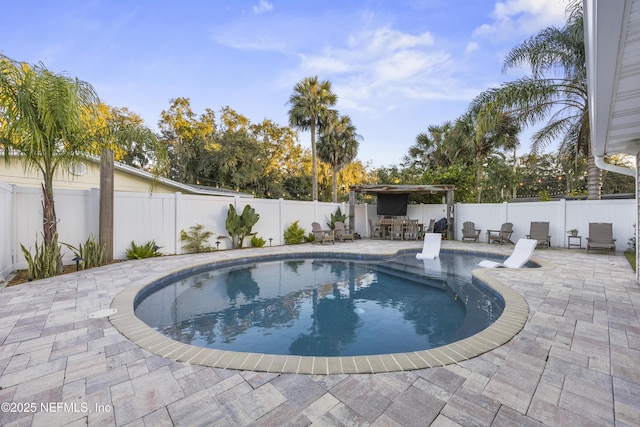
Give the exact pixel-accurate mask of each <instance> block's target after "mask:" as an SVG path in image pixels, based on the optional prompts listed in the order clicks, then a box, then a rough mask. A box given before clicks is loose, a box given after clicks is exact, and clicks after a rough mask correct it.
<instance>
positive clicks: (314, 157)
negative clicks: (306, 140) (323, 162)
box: [311, 117, 318, 200]
mask: <svg viewBox="0 0 640 427" xmlns="http://www.w3.org/2000/svg"><path fill="white" fill-rule="evenodd" d="M311 119H312V120H311V175H312V176H313V178H312V181H313V184H312V190H311V192H312V196H313V199H312V200H318V155H317V153H316V117H312V118H311Z"/></svg>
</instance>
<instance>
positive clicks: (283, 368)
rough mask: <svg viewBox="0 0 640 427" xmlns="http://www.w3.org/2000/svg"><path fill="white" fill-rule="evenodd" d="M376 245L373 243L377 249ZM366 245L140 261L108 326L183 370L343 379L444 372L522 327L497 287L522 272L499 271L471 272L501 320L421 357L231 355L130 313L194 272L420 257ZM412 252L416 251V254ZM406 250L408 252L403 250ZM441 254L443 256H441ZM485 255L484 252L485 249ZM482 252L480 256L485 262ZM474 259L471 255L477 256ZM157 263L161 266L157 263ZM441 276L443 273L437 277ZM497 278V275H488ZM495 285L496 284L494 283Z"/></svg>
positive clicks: (517, 309) (520, 311)
mask: <svg viewBox="0 0 640 427" xmlns="http://www.w3.org/2000/svg"><path fill="white" fill-rule="evenodd" d="M376 243H377V242H376ZM383 243H384V244H381V245H380V244H375V245H372V244H371V242H368V241H366V242H365V241H362V242H361V241H357V242H355V243H353V244H348V245H335V246H330V247H328V246H316V245H299V246H284V247H273V248H269V250H264V249H246V250H242V251H222V252H220V253H215V254H202V255H189V256H181V257H178V258H176V262H172V263H171V264H172V265H174V267H172V268H169V269H167V268H156V267H154V266H155V265H156V264H155V261H156V259H150V260H147V261H143V262H140V263H141V264H143V265H146V267H144V268H145V270H146V271H147V273H143V274H141V276H140V277H139V279H138V280H137V282H136V283H135V284H134V285H132V286H129V287H127V288H126V289H123V290H122V291H120V292H119V293H118V294H117V295H116V297H115V298H114V300H113V301H112V303H111V308H112V309H114V310H117V313H116V314H112V315H110V316H109V321H110V322H111V323H112V324H113V325H114V326H115V327H116V328H117V329H118V331H120V333H122V334H123V335H124V336H126V337H127V338H129V339H130V340H131V341H133V342H134V343H135V344H137V345H138V346H139V347H141V348H142V349H144V350H146V351H149V352H151V353H154V354H156V355H159V356H161V357H165V358H169V359H172V360H176V361H183V362H188V363H189V364H194V365H202V366H210V367H217V368H226V369H239V370H252V371H263V372H276V373H298V374H320V375H325V374H340V373H343V374H349V373H376V372H394V371H405V370H413V369H423V368H429V367H436V366H445V365H448V364H451V363H457V362H459V361H463V360H467V359H469V358H473V357H476V356H478V355H480V354H483V353H485V352H487V351H490V350H492V349H495V348H496V347H499V346H501V345H502V344H504V343H506V342H508V341H509V340H511V339H512V338H513V336H514V335H515V334H516V333H518V331H520V330H521V329H522V327H523V326H524V324H525V322H526V319H527V316H528V313H529V307H528V305H527V303H526V301H525V300H524V298H522V296H521V295H519V294H518V293H517V292H515V291H513V290H512V289H511V288H510V287H509V286H506V285H504V284H503V280H504V278H508V277H511V276H518V275H519V274H526V271H525V270H520V271H519V272H517V270H513V271H504V270H503V271H502V272H498V271H495V269H490V270H493V271H488V270H489V269H476V270H474V271H473V275H474V278H477V279H478V280H479V281H480V282H482V283H484V284H486V285H487V287H488V288H489V289H491V291H492V292H495V293H496V294H498V295H500V296H501V297H502V299H503V300H504V301H505V306H504V312H503V314H502V315H501V316H500V317H499V318H498V319H497V320H496V321H495V322H494V323H493V324H492V325H490V326H489V327H488V328H486V329H484V330H483V331H481V332H479V333H477V334H475V335H473V336H470V337H468V338H464V339H461V340H459V341H456V342H454V343H451V344H448V345H444V346H441V347H436V348H433V349H430V350H419V351H414V352H407V353H393V354H379V355H369V356H349V357H339V356H338V357H320V356H318V357H314V356H292V355H288V356H284V355H271V354H265V353H254V352H237V351H227V350H217V349H211V348H204V347H198V346H194V345H191V344H184V343H181V342H178V341H176V340H173V339H171V338H168V337H166V336H164V335H162V334H161V333H159V332H158V331H156V330H154V329H152V328H151V327H149V326H148V325H146V324H145V323H144V322H142V321H141V320H140V319H139V318H137V317H136V316H135V313H134V307H136V306H137V305H138V304H139V302H140V301H141V300H142V299H143V298H144V297H145V296H147V295H148V294H149V293H150V292H151V291H153V290H155V289H158V288H159V287H162V285H163V284H166V283H168V282H170V281H173V280H175V279H176V278H180V277H185V275H186V274H192V273H198V272H202V271H205V270H207V269H209V268H210V267H211V264H212V263H213V264H214V266H215V267H216V268H226V267H228V266H231V265H241V264H246V263H247V262H262V261H268V260H275V259H282V258H285V259H287V258H288V259H293V258H300V257H309V256H310V257H325V258H330V257H336V256H337V257H347V258H353V259H367V260H374V261H376V262H378V263H379V264H384V260H387V259H390V257H391V256H392V254H394V253H395V254H396V255H397V254H398V253H399V252H398V251H403V250H405V251H410V252H412V253H413V254H415V252H416V251H419V248H418V247H417V246H418V245H417V244H415V243H414V244H413V245H412V244H411V243H410V242H383ZM413 246H416V248H415V249H414V248H413ZM458 246H460V248H455V249H453V251H452V254H460V255H464V254H465V253H467V252H468V251H469V249H467V248H470V246H467V245H458ZM406 248H410V249H408V250H407V249H406ZM488 249H489V251H490V252H491V253H492V254H494V256H496V255H497V256H500V250H499V248H496V249H498V250H495V249H494V250H492V249H493V248H488ZM443 251H444V252H447V250H446V249H444V250H443ZM485 251H486V250H485ZM489 251H486V252H484V253H483V254H481V256H484V257H488V252H489ZM476 255H477V254H476ZM502 258H504V255H502ZM158 263H159V264H160V263H161V261H158ZM442 271H446V270H442ZM494 273H498V274H494ZM498 278H501V279H499V280H498Z"/></svg>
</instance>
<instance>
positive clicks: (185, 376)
mask: <svg viewBox="0 0 640 427" xmlns="http://www.w3.org/2000/svg"><path fill="white" fill-rule="evenodd" d="M407 247H415V248H418V247H419V243H416V242H413V243H408V242H381V241H374V242H372V241H356V242H354V243H343V244H336V245H333V246H325V247H322V248H319V247H318V246H317V245H316V246H311V245H299V246H286V247H279V248H271V249H269V248H264V249H247V250H242V251H223V252H216V253H210V254H200V255H189V256H173V257H162V258H157V259H149V260H140V261H128V262H122V263H117V264H113V265H110V266H107V267H102V268H98V269H92V270H87V271H84V272H79V273H75V274H70V275H65V276H59V277H56V278H52V279H47V280H42V281H37V282H33V283H30V284H24V285H19V286H14V287H11V288H3V289H2V290H1V291H0V343H1V344H2V346H1V347H0V372H1V375H0V402H2V407H1V408H0V409H1V411H0V424H1V425H9V426H27V425H35V426H47V427H48V426H55V425H87V424H88V425H96V426H106V425H118V426H124V425H130V426H145V425H146V426H151V425H153V426H163V425H183V426H191V425H206V426H212V425H222V426H239V425H256V426H284V425H291V426H299V425H302V426H306V425H311V424H314V425H322V426H324V425H329V426H334V425H335V426H342V425H345V426H346V425H349V426H350V425H375V426H399V425H402V426H424V425H429V424H433V425H437V426H455V425H461V426H470V425H479V426H484V425H496V426H501V425H505V426H512V425H525V426H526V425H541V424H542V425H554V426H571V425H575V426H588V425H593V426H602V425H616V426H627V425H628V426H632V425H638V423H639V421H638V420H640V363H639V361H640V316H639V314H640V287H638V285H636V283H635V274H634V272H633V271H632V269H631V268H630V267H629V265H628V263H627V261H626V259H625V258H624V257H623V256H622V255H621V254H618V255H608V254H596V253H592V254H586V253H585V251H584V250H564V249H554V248H551V249H544V250H537V251H536V253H535V254H534V259H537V260H540V261H542V262H545V263H546V264H548V265H550V268H544V269H527V270H505V269H500V270H491V271H490V272H489V273H488V274H491V275H492V276H494V277H495V278H496V279H497V280H499V281H500V282H502V283H504V284H506V285H507V286H509V287H511V288H512V289H513V290H515V291H517V292H518V293H519V294H520V295H522V296H523V297H524V298H525V300H526V301H527V303H528V305H529V317H528V321H527V323H526V324H525V326H524V328H523V329H522V331H520V333H518V334H517V335H516V336H515V337H514V339H512V340H511V341H509V342H508V343H507V344H505V345H503V346H501V347H499V348H497V349H495V350H492V351H489V352H487V353H485V354H483V355H480V356H478V357H475V358H473V359H470V360H465V361H462V362H459V363H456V364H451V365H448V366H445V367H439V368H429V369H421V370H413V371H401V372H391V373H379V374H336V375H295V374H278V373H263V372H252V371H238V370H229V369H219V368H210V367H203V366H197V365H190V364H187V363H184V362H175V361H172V360H170V359H166V358H163V357H160V356H157V355H155V354H153V353H150V352H148V351H147V350H143V349H141V348H140V347H138V346H137V345H136V344H134V343H133V342H131V341H129V340H128V339H127V338H125V337H124V336H123V335H121V334H120V333H119V332H118V330H117V329H116V328H115V327H114V326H113V325H112V324H111V323H110V321H109V319H108V318H106V317H99V318H88V316H89V315H90V314H92V313H96V312H98V311H100V310H105V309H109V308H110V307H111V302H112V301H113V299H114V298H115V296H116V295H117V294H118V292H120V291H121V290H123V289H125V288H128V287H130V286H132V285H135V284H138V283H140V282H141V281H145V280H149V279H150V278H154V277H160V276H162V275H164V274H166V273H168V272H171V271H175V270H176V269H180V268H184V267H186V266H189V265H195V264H199V263H202V262H205V261H206V260H213V259H222V258H225V259H227V258H231V257H238V256H242V257H244V256H249V255H252V254H254V253H255V252H258V251H262V252H260V253H265V251H272V252H291V251H301V252H306V251H309V250H327V251H348V252H355V253H391V252H395V251H397V250H398V249H401V248H407ZM450 248H453V249H466V250H469V249H473V250H478V251H489V250H491V251H498V252H500V251H501V252H502V253H505V254H507V253H510V251H511V250H512V248H513V247H512V246H504V247H499V246H496V245H494V246H492V247H490V246H489V245H486V244H473V243H470V244H469V243H467V244H463V243H460V242H448V241H447V242H443V249H450Z"/></svg>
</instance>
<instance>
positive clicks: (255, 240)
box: [251, 236, 267, 248]
mask: <svg viewBox="0 0 640 427" xmlns="http://www.w3.org/2000/svg"><path fill="white" fill-rule="evenodd" d="M265 243H267V242H266V241H265V240H264V239H263V238H262V237H258V236H251V247H252V248H262V247H263V246H264V244H265Z"/></svg>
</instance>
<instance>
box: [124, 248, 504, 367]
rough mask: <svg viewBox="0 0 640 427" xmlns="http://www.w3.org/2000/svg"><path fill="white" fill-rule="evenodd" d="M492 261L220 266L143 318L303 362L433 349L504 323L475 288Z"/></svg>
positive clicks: (202, 338)
mask: <svg viewBox="0 0 640 427" xmlns="http://www.w3.org/2000/svg"><path fill="white" fill-rule="evenodd" d="M485 258H486V256H481V257H477V256H473V255H465V254H461V253H444V252H443V253H442V254H441V257H440V259H439V260H434V261H424V262H423V261H422V260H416V259H415V253H407V254H405V255H400V256H398V257H395V258H388V259H376V260H371V261H366V260H356V259H345V258H340V259H335V258H333V259H329V258H315V259H314V258H310V259H281V260H270V261H261V262H252V263H250V264H245V265H236V266H232V267H223V268H219V266H218V267H217V268H215V269H212V270H209V271H204V272H200V273H197V274H194V275H191V276H187V277H182V278H178V279H176V280H174V281H171V282H169V283H162V286H157V287H156V289H153V290H152V291H149V292H146V294H145V296H144V297H143V298H142V299H141V300H140V301H139V302H138V303H137V305H136V316H138V317H139V318H140V319H141V320H143V321H144V322H145V323H147V324H148V325H149V326H151V327H153V328H155V329H156V330H158V331H160V332H161V333H163V334H165V335H166V336H168V337H170V338H172V339H175V340H177V341H180V342H184V343H188V344H193V345H197V346H201V347H208V348H215V349H221V350H230V351H244V352H253V353H267V354H285V355H287V354H291V355H303V356H356V355H371V354H385V353H398V352H411V351H417V350H427V349H430V348H434V347H438V346H441V345H445V344H448V343H451V342H453V341H457V340H460V339H463V338H466V337H469V336H471V335H473V334H475V333H477V332H479V331H481V330H482V329H484V328H486V327H487V326H488V325H490V324H491V323H492V322H493V321H495V320H496V319H497V318H498V317H499V316H500V314H501V313H502V310H503V308H504V304H503V302H502V300H501V299H500V298H499V297H498V296H497V295H495V294H494V293H493V292H491V291H490V290H489V289H487V288H486V287H484V286H483V285H480V284H476V283H472V280H471V274H470V272H471V270H472V269H473V268H476V267H477V263H478V262H479V261H480V260H481V259H485Z"/></svg>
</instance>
